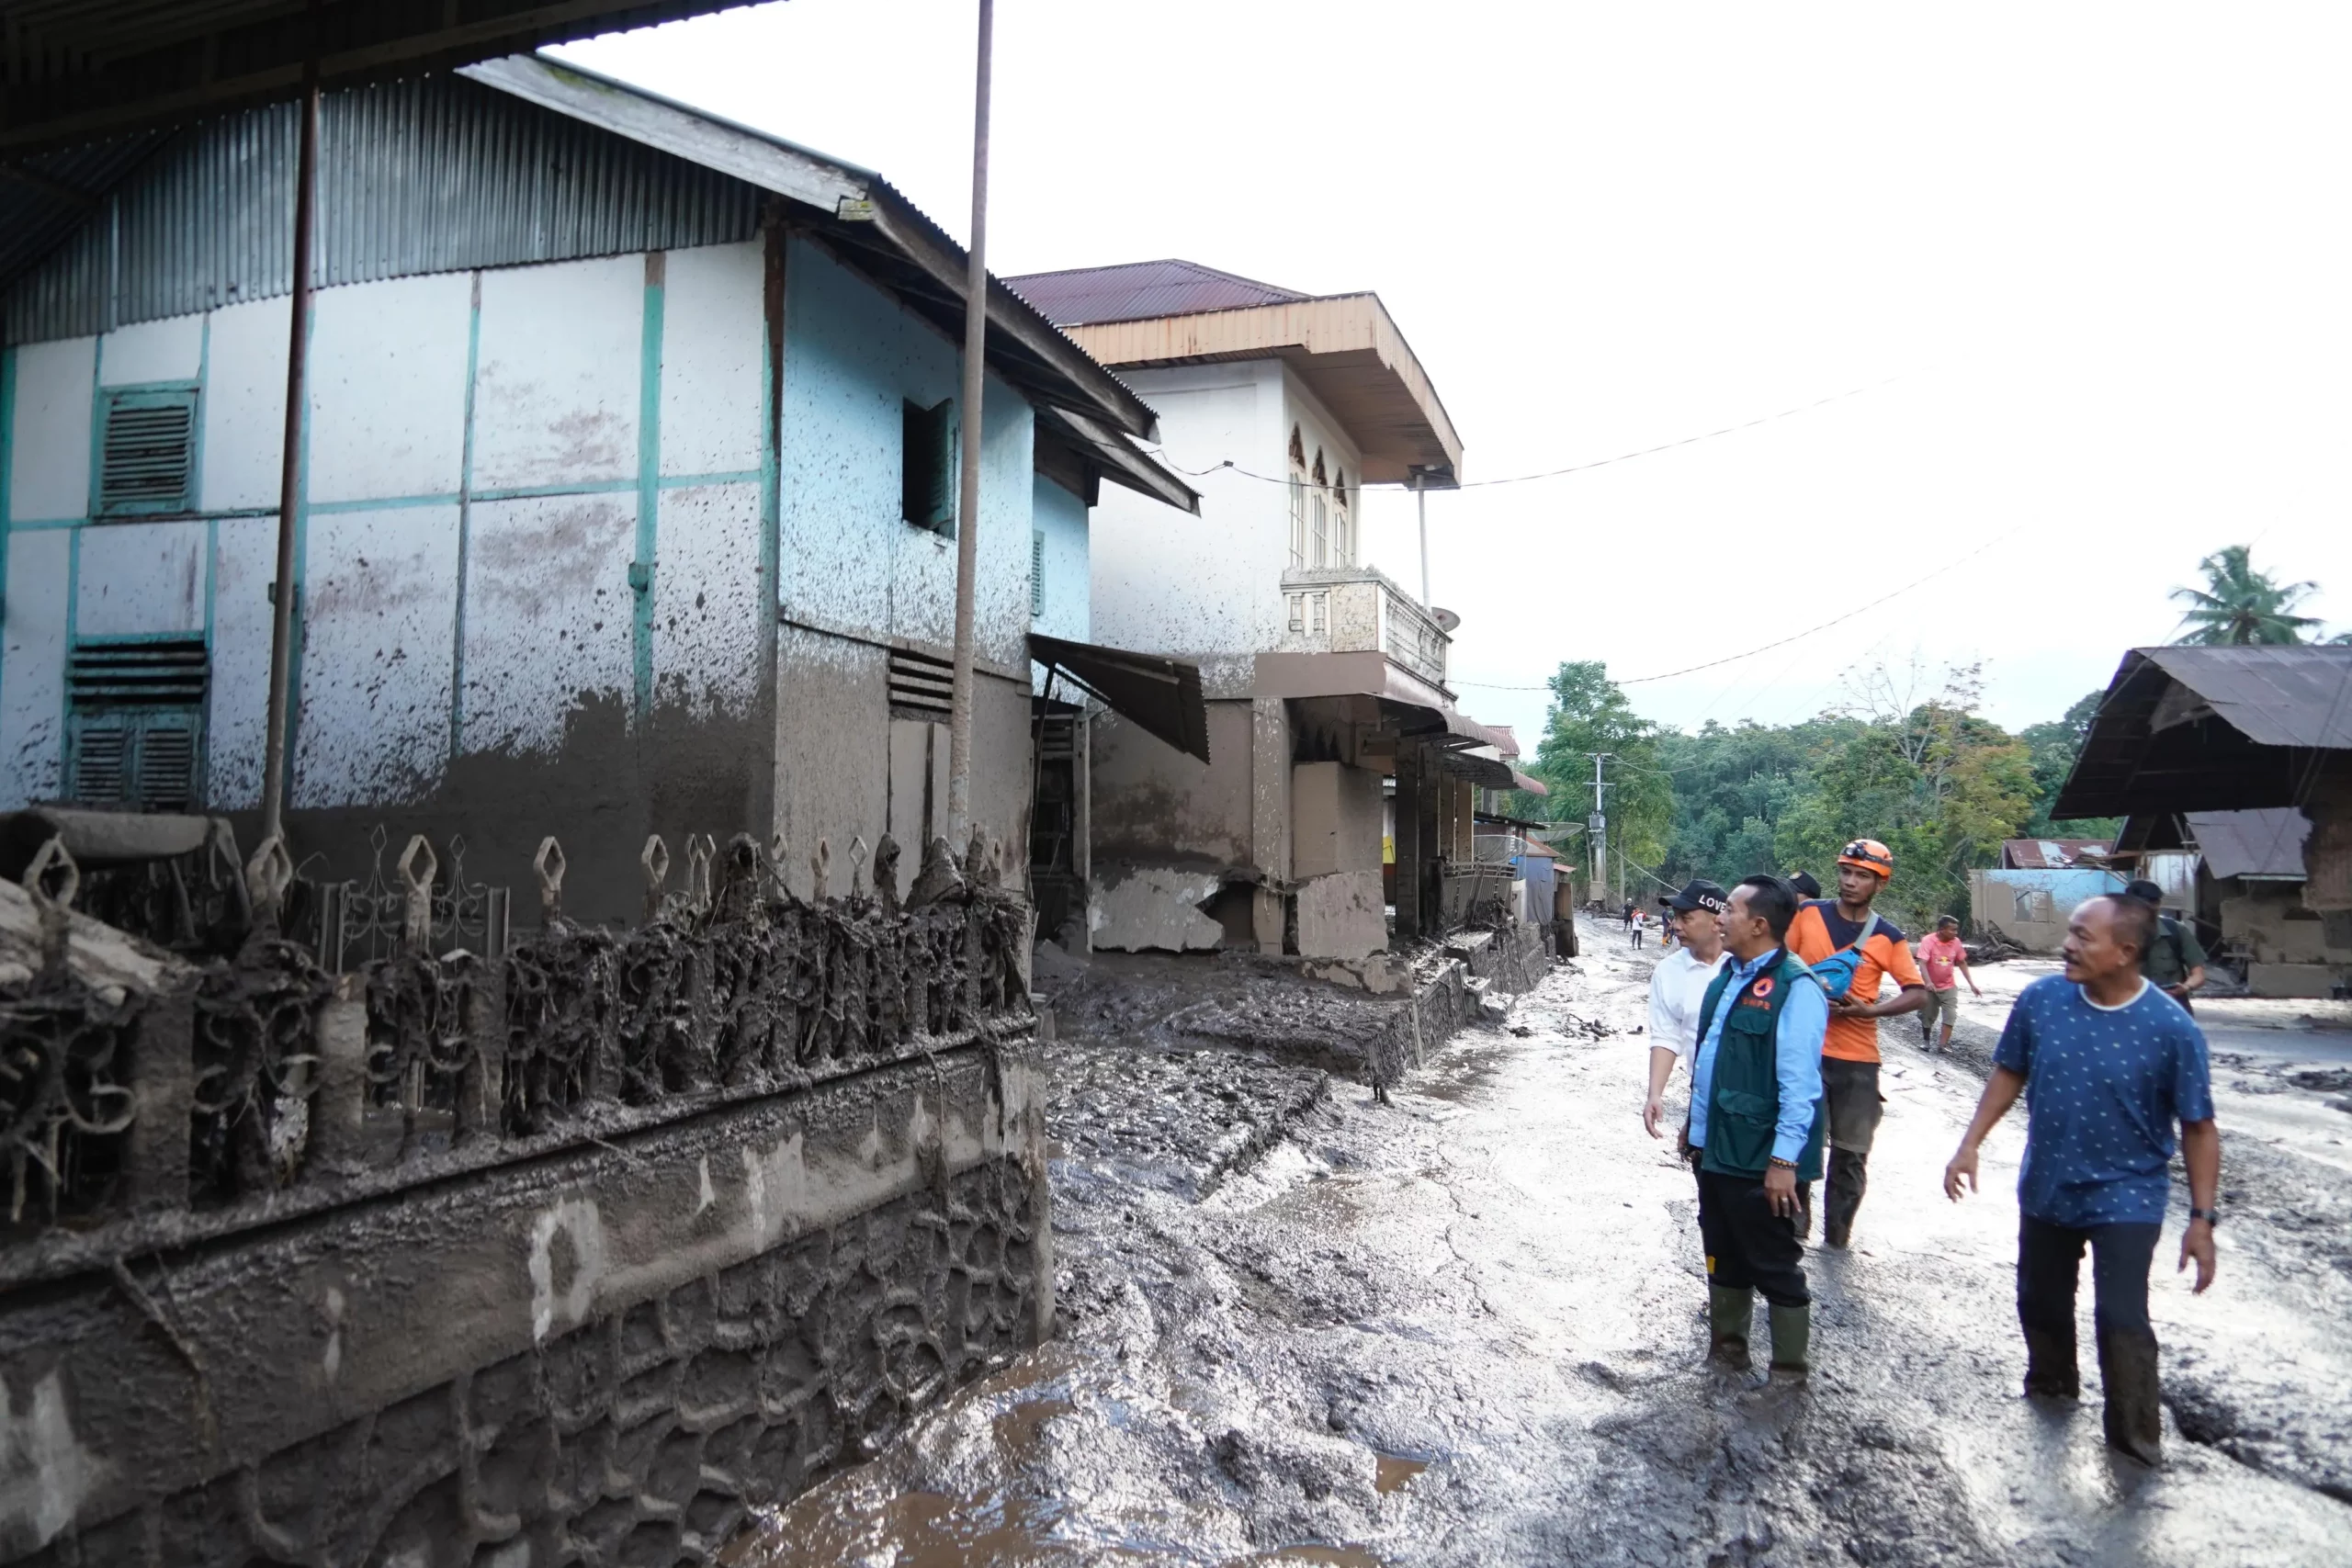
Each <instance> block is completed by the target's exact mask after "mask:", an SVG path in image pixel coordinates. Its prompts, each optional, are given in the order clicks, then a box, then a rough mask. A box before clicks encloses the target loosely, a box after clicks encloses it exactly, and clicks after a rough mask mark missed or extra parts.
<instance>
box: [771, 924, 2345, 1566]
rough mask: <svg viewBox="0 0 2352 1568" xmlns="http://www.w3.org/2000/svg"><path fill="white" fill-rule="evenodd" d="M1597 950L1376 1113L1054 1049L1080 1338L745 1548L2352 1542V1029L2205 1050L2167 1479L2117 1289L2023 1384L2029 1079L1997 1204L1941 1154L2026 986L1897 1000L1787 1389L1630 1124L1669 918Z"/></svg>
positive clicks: (1949, 1554) (1071, 1330) (869, 1553)
mask: <svg viewBox="0 0 2352 1568" xmlns="http://www.w3.org/2000/svg"><path fill="white" fill-rule="evenodd" d="M1585 952H1586V953H1587V954H1588V956H1587V957H1585V958H1584V959H1581V960H1579V961H1577V962H1576V963H1574V964H1570V965H1565V966H1562V967H1560V968H1557V969H1555V971H1554V973H1553V975H1552V976H1551V978H1550V979H1549V980H1547V981H1546V982H1545V983H1544V986H1543V987H1541V988H1540V989H1539V990H1538V991H1536V992H1534V993H1532V995H1530V996H1528V997H1526V998H1522V999H1521V1001H1520V1002H1519V1004H1518V1005H1517V1007H1516V1009H1515V1010H1514V1011H1513V1013H1512V1015H1511V1022H1510V1028H1509V1029H1508V1030H1499V1029H1498V1030H1477V1031H1472V1032H1467V1033H1465V1034H1463V1035H1461V1036H1458V1037H1457V1038H1456V1039H1455V1041H1454V1042H1453V1043H1451V1044H1450V1045H1448V1046H1447V1047H1445V1048H1444V1049H1443V1050H1442V1052H1438V1053H1434V1054H1432V1055H1431V1057H1430V1061H1429V1062H1428V1064H1427V1066H1424V1067H1422V1068H1421V1069H1420V1070H1419V1071H1417V1072H1416V1073H1415V1074H1414V1075H1413V1076H1412V1077H1411V1079H1410V1080H1409V1081H1408V1083H1407V1084H1406V1085H1404V1086H1401V1087H1400V1088H1399V1089H1397V1091H1396V1092H1395V1094H1394V1097H1393V1103H1391V1104H1388V1105H1377V1104H1374V1103H1373V1101H1372V1097H1371V1095H1370V1094H1369V1092H1368V1091H1367V1090H1366V1089H1364V1088H1363V1086H1362V1085H1360V1084H1357V1083H1352V1082H1345V1081H1338V1080H1334V1079H1332V1078H1329V1077H1327V1076H1326V1075H1325V1074H1324V1073H1323V1072H1322V1071H1320V1070H1318V1069H1316V1068H1314V1067H1309V1066H1285V1065H1283V1064H1282V1063H1281V1062H1278V1061H1273V1060H1269V1059H1265V1058H1262V1057H1258V1056H1253V1055H1245V1054H1241V1053H1235V1052H1201V1053H1193V1054H1159V1053H1149V1054H1138V1053H1136V1052H1134V1051H1132V1050H1126V1049H1121V1048H1116V1047H1113V1048H1103V1047H1090V1046H1086V1045H1070V1046H1065V1047H1061V1048H1059V1055H1060V1060H1058V1061H1057V1063H1056V1065H1055V1070H1056V1072H1057V1075H1058V1076H1059V1077H1060V1078H1061V1080H1062V1081H1064V1082H1065V1083H1067V1084H1068V1085H1069V1089H1067V1091H1066V1092H1065V1094H1064V1097H1063V1101H1062V1106H1061V1110H1060V1111H1059V1112H1058V1113H1057V1119H1056V1121H1057V1126H1056V1134H1057V1140H1058V1142H1059V1150H1060V1157H1059V1158H1057V1162H1056V1168H1055V1202H1056V1205H1057V1208H1056V1216H1055V1217H1056V1222H1057V1224H1056V1229H1057V1236H1056V1246H1057V1254H1058V1262H1059V1268H1060V1272H1061V1291H1060V1310H1061V1315H1062V1325H1063V1326H1062V1334H1061V1337H1060V1338H1059V1339H1058V1340H1057V1342H1056V1343H1055V1344H1053V1345H1051V1346H1049V1347H1047V1348H1045V1349H1043V1350H1041V1351H1039V1352H1036V1353H1035V1354H1034V1355H1031V1356H1029V1357H1026V1358H1024V1359H1021V1360H1019V1361H1017V1362H1014V1363H1012V1365H1010V1366H1008V1367H1006V1368H1005V1369H1003V1370H1002V1371H1000V1372H998V1373H997V1374H995V1375H994V1376H992V1377H990V1378H989V1379H987V1380H985V1381H983V1382H979V1383H978V1384H975V1385H973V1386H972V1387H970V1388H968V1389H967V1390H965V1391H963V1392H962V1393H959V1394H957V1395H956V1396H955V1397H953V1398H951V1399H950V1400H948V1401H946V1402H945V1403H944V1404H942V1405H941V1406H939V1407H938V1408H936V1409H934V1410H933V1411H932V1412H931V1413H929V1414H928V1415H927V1416H924V1417H922V1418H921V1419H920V1420H919V1421H918V1422H917V1423H916V1425H915V1427H913V1428H912V1429H911V1430H910V1432H909V1433H908V1434H906V1435H905V1436H904V1437H903V1438H901V1439H900V1440H899V1441H898V1442H897V1443H896V1444H895V1445H893V1446H892V1447H891V1448H889V1449H888V1450H886V1451H885V1452H884V1453H883V1454H881V1455H880V1456H879V1457H878V1458H876V1460H875V1461H873V1462H871V1463H869V1464H867V1465H865V1466H864V1467H862V1468H860V1469H858V1470H855V1471H853V1472H847V1473H845V1474H843V1475H841V1476H839V1477H836V1478H835V1479H834V1480H833V1481H832V1482H831V1483H827V1484H826V1485H824V1486H822V1487H820V1488H819V1489H818V1490H817V1491H815V1492H813V1493H811V1494H809V1495H807V1496H805V1497H803V1498H802V1499H801V1500H800V1501H799V1502H798V1503H797V1504H796V1505H795V1506H792V1507H791V1508H790V1509H788V1510H786V1512H785V1513H784V1514H783V1515H782V1516H780V1517H776V1518H775V1519H772V1520H769V1521H767V1522H766V1523H765V1524H764V1525H763V1528H762V1529H760V1530H759V1531H758V1532H757V1533H756V1534H755V1535H753V1536H752V1537H751V1538H748V1539H747V1540H743V1541H741V1542H739V1543H738V1544H737V1546H736V1547H735V1548H732V1549H730V1551H729V1552H728V1554H727V1557H728V1560H729V1561H730V1562H738V1563H742V1564H757V1565H763V1568H786V1565H793V1568H798V1565H802V1564H810V1565H816V1564H822V1565H825V1568H836V1565H840V1564H875V1565H898V1568H917V1565H933V1564H949V1563H964V1562H972V1563H1002V1564H1056V1565H1058V1564H1077V1563H1152V1564H1194V1563H1198V1564H1233V1563H1256V1562H1324V1563H1341V1564H1363V1565H1369V1564H1398V1565H1402V1564H1420V1563H1431V1564H1453V1563H1462V1564H1470V1563H1478V1564H1512V1563H1556V1562H1578V1563H1644V1564H1647V1563H1657V1564H1668V1563H1674V1564H1683V1563H1689V1564H1760V1563H1787V1564H1797V1563H1831V1562H1838V1563H1860V1564H1866V1565H1871V1564H1911V1563H1917V1564H1928V1563H1935V1564H1969V1563H2000V1564H2009V1563H2017V1564H2024V1563H2067V1564H2108V1563H2112V1564H2119V1565H2120V1564H2140V1563H2154V1564H2172V1563H2177V1564H2183V1565H2189V1564H2194V1565H2196V1568H2221V1565H2223V1564H2231V1563H2248V1564H2254V1563H2261V1564H2302V1563H2311V1564H2340V1563H2344V1562H2352V1158H2347V1157H2346V1156H2347V1155H2352V1147H2347V1145H2352V1113H2348V1112H2347V1111H2346V1110H2345V1109H2343V1108H2339V1107H2337V1106H2335V1104H2334V1103H2332V1101H2333V1100H2335V1099H2344V1100H2346V1105H2347V1106H2352V1087H2346V1086H2337V1087H2336V1088H2335V1089H2331V1088H2330V1087H2329V1085H2330V1084H2331V1083H2333V1082H2334V1079H2332V1078H2331V1077H2329V1076H2328V1075H2329V1073H2331V1072H2333V1071H2336V1070H2339V1069H2338V1068H2335V1067H2331V1066H2329V1065H2328V1064H2329V1062H2330V1061H2331V1060H2335V1059H2336V1058H2332V1057H2331V1056H2330V1055H2329V1053H2330V1052H2340V1051H2341V1049H2342V1042H2343V1040H2344V1038H2345V1037H2344V1036H2342V1035H2331V1034H2325V1033H2322V1034H2312V1033H2311V1032H2309V1031H2308V1030H2305V1031H2302V1032H2301V1038H2290V1035H2293V1034H2294V1033H2295V1029H2294V1027H2293V1024H2292V1021H2291V1020H2282V1021H2280V1022H2282V1023H2285V1024H2287V1025H2288V1027H2285V1028H2278V1027H2272V1032H2274V1033H2276V1034H2278V1040H2276V1041H2274V1042H2270V1043H2269V1044H2270V1045H2272V1046H2274V1047H2275V1049H2271V1050H2269V1051H2268V1052H2267V1054H2266V1053H2265V1052H2264V1051H2261V1050H2245V1051H2231V1050H2228V1049H2227V1048H2226V1047H2223V1046H2217V1051H2222V1053H2223V1059H2222V1063H2221V1064H2220V1065H2218V1066H2217V1072H2216V1078H2217V1088H2219V1089H2221V1090H2222V1108H2221V1116H2222V1133H2223V1138H2224V1156H2225V1167H2224V1179H2223V1207H2224V1211H2225V1213H2227V1214H2228V1215H2229V1219H2228V1220H2227V1222H2225V1224H2224V1225H2223V1227H2222V1234H2221V1244H2222V1272H2221V1276H2220V1279H2219V1280H2218V1282H2217V1284H2216V1286H2215V1288H2214V1290H2213V1291H2212V1292H2211V1293H2210V1294H2209V1295H2207V1296H2204V1297H2202V1298H2199V1297H2195V1296H2192V1295H2191V1294H2190V1293H2189V1291H2188V1286H2187V1284H2186V1283H2185V1282H2183V1281H2182V1280H2179V1279H2178V1278H2177V1277H2176V1276H2175V1275H2173V1273H2172V1272H2171V1271H2170V1263H2169V1259H2168V1255H2169V1253H2170V1251H2171V1250H2172V1249H2173V1247H2174V1246H2175V1239H2174V1234H2173V1233H2170V1232H2168V1234H2167V1236H2166V1239H2165V1244H2164V1245H2163V1246H2162V1247H2160V1248H2159V1251H2158V1259H2159V1267H2158V1274H2157V1280H2156V1284H2155V1288H2154V1310H2155V1316H2156V1324H2157V1331H2158V1333H2159V1335H2160V1336H2161V1337H2163V1340H2164V1344H2165V1378H2166V1383H2167V1388H2166V1393H2167V1398H2168V1401H2169V1402H2170V1404H2171V1408H2170V1409H2169V1410H2168V1412H2167V1417H2166V1433H2165V1438H2166V1447H2167V1452H2168V1455H2169V1463H2168V1464H2167V1466H2166V1467H2165V1469H2164V1470H2163V1471H2161V1472H2146V1471H2142V1470H2140V1469H2139V1468H2137V1467H2136V1466H2134V1465H2133V1464H2131V1461H2124V1460H2120V1459H2114V1458H2110V1457H2109V1454H2108V1452H2107V1450H2106V1449H2105V1448H2104V1446H2103V1445H2102V1443H2101V1441H2100V1429H2099V1414H2098V1401H2097V1395H2096V1392H2095V1389H2096V1382H2097V1377H2096V1370H2095V1367H2096V1364H2095V1361H2094V1360H2093V1359H2091V1358H2090V1357H2089V1352H2088V1346H2089V1344H2090V1338H2089V1334H2088V1325H2087V1324H2086V1325H2085V1333H2084V1344H2085V1347H2086V1350H2085V1356H2086V1362H2085V1375H2086V1385H2088V1386H2087V1387H2086V1400H2085V1402H2084V1404H2082V1405H2081V1406H2080V1407H2079V1408H2076V1409H2075V1410H2073V1411H2071V1412H2053V1411H2050V1410H2045V1409H2041V1408H2037V1407H2035V1406H2032V1405H2029V1404H2027V1403H2026V1402H2025V1401H2023V1400H2022V1399H2020V1398H2018V1396H2017V1393H2016V1391H2017V1388H2018V1380H2019V1378H2020V1376H2021V1375H2022V1372H2023V1366H2024V1355H2023V1348H2022V1346H2021V1345H2020V1343H2019V1341H2018V1334H2017V1329H2016V1319H2015V1315H2014V1308H2013V1305H2012V1301H2011V1292H2012V1280H2013V1276H2012V1263H2013V1258H2014V1245H2015V1239H2014V1238H2015V1227H2016V1224H2017V1211H2016V1204H2015V1201H2014V1196H2013V1193H2014V1183H2015V1178H2016V1161H2017V1156H2018V1150H2019V1146H2020V1142H2021V1139H2022V1135H2023V1133H2022V1115H2021V1113H2020V1114H2019V1115H2017V1116H2013V1117H2012V1119H2011V1123H2010V1124H2009V1125H2007V1126H2005V1127H2004V1128H2003V1129H2002V1130H2001V1131H2000V1132H1998V1133H1996V1135H1995V1137H1994V1139H1993V1141H1992V1142H1991V1144H1990V1145H1988V1146H1987V1149H1986V1155H1985V1192H1984V1194H1983V1195H1982V1196H1980V1197H1978V1198H1976V1199H1974V1200H1972V1201H1969V1202H1966V1203H1963V1204H1960V1205H1953V1204H1950V1203H1948V1202H1946V1201H1944V1200H1943V1198H1942V1196H1941V1193H1940V1191H1939V1177H1940V1173H1941V1169H1942V1166H1943V1162H1944V1161H1945V1159H1946V1158H1947V1157H1948V1156H1949V1155H1950V1153H1951V1148H1952V1145H1954V1143H1955V1142H1956V1141H1957V1139H1958V1136H1959V1134H1960V1131H1961V1129H1962V1126H1963V1125H1964V1123H1965V1122H1966V1119H1967V1116H1968V1113H1969V1111H1970V1110H1971V1108H1972V1107H1973V1104H1974V1101H1975V1098H1976V1094H1977V1091H1978V1089H1979V1088H1980V1087H1981V1082H1982V1078H1981V1074H1982V1071H1983V1066H1982V1061H1983V1057H1984V1055H1985V1051H1986V1050H1987V1049H1988V1048H1989V1044H1990V1041H1991V1038H1992V1026H1997V1023H1998V1021H1999V1016H2000V1007H1999V1005H1998V1001H1997V999H1995V1000H1993V1001H1988V1002H1987V1003H1985V1004H1983V1005H1980V1006H1977V1007H1975V1008H1973V1010H1971V1012H1970V1014H1969V1016H1968V1020H1967V1021H1966V1022H1965V1023H1964V1025H1963V1029H1962V1039H1961V1042H1960V1043H1961V1046H1962V1049H1961V1051H1960V1052H1959V1053H1958V1054H1957V1055H1956V1056H1952V1057H1929V1056H1927V1055H1923V1054H1922V1053H1921V1051H1920V1050H1919V1048H1918V1044H1917V1040H1918V1036H1917V1032H1916V1031H1914V1030H1912V1029H1911V1028H1909V1027H1908V1025H1909V1021H1908V1020H1897V1021H1889V1022H1888V1023H1886V1024H1884V1025H1883V1026H1882V1028H1883V1040H1884V1042H1885V1054H1886V1057H1887V1066H1886V1071H1885V1083H1886V1093H1887V1098H1888V1101H1889V1103H1888V1106H1887V1115H1886V1121H1885V1124H1884V1126H1883V1130H1882V1132H1881V1134H1880V1141H1879V1152H1878V1153H1877V1154H1876V1155H1875V1156H1873V1159H1872V1165H1871V1192H1870V1197H1869V1200H1868V1201H1867V1202H1866V1204H1865V1206H1864V1208H1863V1211H1862V1214H1861V1219H1860V1224H1859V1225H1858V1227H1857V1230H1856V1237H1855V1246H1854V1247H1853V1248H1852V1249H1851V1250H1850V1251H1849V1252H1845V1253H1829V1252H1824V1251H1819V1250H1814V1251H1811V1252H1809V1253H1808V1256H1807V1268H1808V1271H1809V1273H1810V1276H1811V1278H1812V1280H1813V1285H1814V1292H1815V1303H1816V1306H1815V1329H1814V1355H1815V1374H1814V1377H1813V1379H1812V1382H1811V1385H1810V1387H1808V1388H1805V1389H1804V1390H1802V1391H1787V1390H1775V1389H1769V1388H1759V1387H1758V1386H1756V1382H1757V1380H1755V1379H1752V1378H1749V1377H1736V1376H1732V1375H1729V1374H1724V1373H1720V1372H1717V1371H1712V1370H1710V1369H1708V1368H1707V1367H1705V1366H1704V1365H1703V1363H1702V1353H1703V1350H1704V1346H1705V1323H1704V1303H1705V1291H1704V1287H1703V1282H1702V1281H1703V1275H1702V1264H1701V1260H1700V1254H1699V1248H1698V1245H1697V1238H1696V1234H1695V1216H1696V1202H1695V1196H1694V1189H1693V1185H1692V1181H1691V1177H1690V1175H1689V1173H1688V1172H1687V1170H1685V1169H1684V1168H1682V1167H1681V1166H1679V1165H1678V1164H1677V1163H1676V1162H1675V1160H1674V1159H1673V1158H1672V1156H1671V1153H1670V1149H1669V1146H1668V1145H1664V1144H1659V1143H1654V1142H1652V1141H1651V1140H1650V1139H1649V1138H1648V1137H1647V1136H1646V1135H1645V1134H1644V1133H1643V1132H1642V1129H1641V1123H1640V1119H1639V1116H1638V1114H1637V1111H1638V1106H1639V1103H1640V1097H1641V1084H1642V1075H1643V1071H1644V1067H1645V1062H1646V1057H1647V1041H1646V1040H1645V1038H1644V1037H1643V1036H1641V1035H1639V1034H1637V1033H1635V1032H1634V1030H1635V1029H1636V1027H1637V1026H1638V1025H1639V1023H1640V1022H1641V1020H1642V1014H1643V1000H1644V998H1645V990H1646V984H1647V973H1648V960H1649V959H1651V958H1653V957H1654V956H1655V954H1654V953H1643V954H1633V953H1628V952H1626V951H1625V949H1624V948H1623V944H1622V938H1621V937H1618V936H1617V935H1616V934H1615V933H1614V930H1613V928H1609V929H1605V930H1593V931H1589V932H1588V934H1587V940H1586V945H1585ZM1995 973H1996V972H1994V971H1986V972H1985V976H1986V977H1987V978H1988V988H2000V987H2005V988H2006V989H2007V990H2008V991H2011V992H2013V991H2014V989H2015V987H2016V983H2018V981H2020V980H2021V979H2022V978H2024V977H2028V976H2024V975H2022V974H2019V975H2002V976H1998V978H1997V979H1994V978H1993V976H1995ZM2249 1027H2251V1028H2255V1029H2260V1028H2264V1027H2271V1026H2269V1025H2266V1024H2264V1023H2263V1021H2261V1020H2260V1019H2257V1020H2256V1023H2255V1024H2253V1025H2250V1026H2249ZM1604 1031H1606V1032H1604ZM2221 1032H2223V1031H2222V1030H2221V1029H2220V1028H2219V1027H2218V1026H2217V1033H2221ZM2298 1074H2301V1075H2304V1079H2305V1080H2307V1081H2299V1080H2298V1078H2297V1077H2296V1075H2298ZM2314 1086H2315V1087H2314ZM1678 1088H1679V1080H1678ZM2265 1108H2267V1111H2266V1109H2265ZM2233 1114H2238V1115H2241V1116H2242V1120H2243V1121H2245V1122H2246V1123H2248V1124H2249V1130H2241V1129H2239V1128H2233V1121H2232V1118H2233ZM2251 1129H2258V1130H2251ZM2331 1140H2333V1142H2332V1143H2331ZM2175 1223H2176V1224H2177V1214H2176V1221H2175ZM2083 1310H2084V1312H2085V1313H2086V1314H2087V1312H2088V1310H2089V1292H2088V1287H2087V1281H2086V1286H2085V1290H2084V1292H2083ZM1759 1331H1760V1325H1759Z"/></svg>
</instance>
